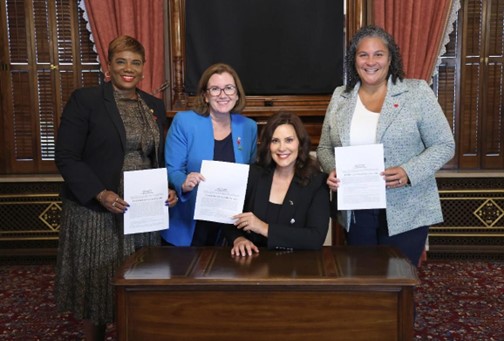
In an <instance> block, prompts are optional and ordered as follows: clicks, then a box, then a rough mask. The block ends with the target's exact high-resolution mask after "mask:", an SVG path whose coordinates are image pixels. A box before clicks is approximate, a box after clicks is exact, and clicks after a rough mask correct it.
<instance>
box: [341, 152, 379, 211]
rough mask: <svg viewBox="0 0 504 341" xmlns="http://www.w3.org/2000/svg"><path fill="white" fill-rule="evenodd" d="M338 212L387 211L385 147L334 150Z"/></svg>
mask: <svg viewBox="0 0 504 341" xmlns="http://www.w3.org/2000/svg"><path fill="white" fill-rule="evenodd" d="M334 155H335V159H336V174H337V177H338V179H340V185H339V187H338V210H362V209H374V208H385V207H386V194H385V192H386V188H385V180H384V178H383V176H382V175H380V173H381V172H383V171H384V169H385V162H384V157H383V144H371V145H361V146H349V147H336V148H334Z"/></svg>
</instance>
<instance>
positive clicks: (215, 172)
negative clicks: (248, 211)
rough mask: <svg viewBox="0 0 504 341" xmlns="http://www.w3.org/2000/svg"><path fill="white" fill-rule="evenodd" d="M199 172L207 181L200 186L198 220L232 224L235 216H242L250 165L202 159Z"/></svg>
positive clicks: (197, 205) (196, 212)
mask: <svg viewBox="0 0 504 341" xmlns="http://www.w3.org/2000/svg"><path fill="white" fill-rule="evenodd" d="M200 173H201V174H202V175H203V176H204V177H205V181H201V182H200V183H199V184H198V194H197V195H196V206H195V208H194V219H195V220H206V221H213V222H217V223H224V224H232V223H234V220H233V219H232V216H234V215H236V214H239V213H242V211H243V204H244V202H245V192H246V190H247V181H248V173H249V165H244V164H239V163H232V162H222V161H209V160H203V162H202V164H201V171H200Z"/></svg>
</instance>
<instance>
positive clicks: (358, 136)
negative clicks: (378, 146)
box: [350, 95, 380, 146]
mask: <svg viewBox="0 0 504 341" xmlns="http://www.w3.org/2000/svg"><path fill="white" fill-rule="evenodd" d="M379 118H380V114H379V113H376V112H372V111H369V110H368V109H367V108H366V107H365V106H364V104H362V101H361V99H360V96H359V95H357V104H356V106H355V110H354V114H353V117H352V123H351V125H350V145H352V146H358V145H364V144H375V143H376V128H377V127H378V119H379Z"/></svg>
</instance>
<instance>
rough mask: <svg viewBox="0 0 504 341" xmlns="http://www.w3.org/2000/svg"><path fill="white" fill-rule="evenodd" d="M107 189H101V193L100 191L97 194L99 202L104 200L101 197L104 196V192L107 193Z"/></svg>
mask: <svg viewBox="0 0 504 341" xmlns="http://www.w3.org/2000/svg"><path fill="white" fill-rule="evenodd" d="M106 191H107V190H106V189H104V190H103V191H101V192H100V193H98V196H97V198H96V199H97V200H98V201H99V202H102V200H101V197H102V195H103V193H105V192H106Z"/></svg>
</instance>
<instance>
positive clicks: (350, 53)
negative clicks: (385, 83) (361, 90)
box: [345, 25, 404, 92]
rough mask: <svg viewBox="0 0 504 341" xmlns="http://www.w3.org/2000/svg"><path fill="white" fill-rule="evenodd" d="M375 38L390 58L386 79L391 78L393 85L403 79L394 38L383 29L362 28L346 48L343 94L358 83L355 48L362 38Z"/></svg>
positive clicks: (400, 61)
mask: <svg viewBox="0 0 504 341" xmlns="http://www.w3.org/2000/svg"><path fill="white" fill-rule="evenodd" d="M369 37H376V38H380V39H381V40H383V43H384V44H385V46H386V47H387V49H388V51H389V56H390V67H389V72H388V75H387V77H389V76H392V82H393V83H394V84H395V83H396V82H397V80H398V79H399V80H403V79H404V70H403V64H402V58H401V53H400V51H399V46H397V44H396V42H395V40H394V38H393V37H392V36H391V35H390V34H389V33H388V32H387V31H385V30H384V29H383V28H381V27H378V26H374V25H369V26H364V27H363V28H361V29H360V30H358V31H357V33H355V35H354V36H353V37H352V40H351V41H350V44H349V46H348V50H347V54H346V56H345V67H346V79H347V85H346V88H345V92H350V91H352V90H353V88H354V87H355V85H356V84H357V82H360V80H361V79H360V77H359V74H358V73H357V69H356V68H355V54H356V52H357V47H358V46H359V44H360V42H361V40H362V39H364V38H369Z"/></svg>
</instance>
